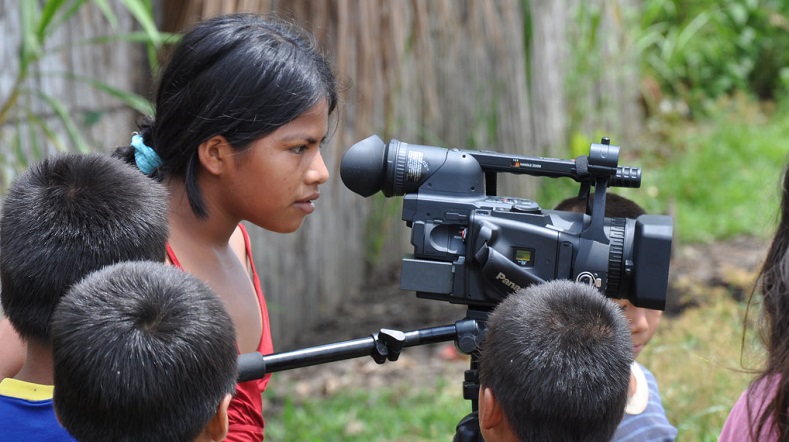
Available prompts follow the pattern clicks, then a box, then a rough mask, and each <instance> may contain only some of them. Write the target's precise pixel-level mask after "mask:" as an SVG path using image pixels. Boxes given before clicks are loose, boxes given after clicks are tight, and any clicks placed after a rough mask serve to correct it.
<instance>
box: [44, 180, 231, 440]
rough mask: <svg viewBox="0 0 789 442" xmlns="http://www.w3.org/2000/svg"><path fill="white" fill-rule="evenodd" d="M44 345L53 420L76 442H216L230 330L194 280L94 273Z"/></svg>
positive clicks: (171, 270) (130, 265)
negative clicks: (50, 363)
mask: <svg viewBox="0 0 789 442" xmlns="http://www.w3.org/2000/svg"><path fill="white" fill-rule="evenodd" d="M138 175H139V172H138ZM140 176H142V175H140ZM52 342H53V350H54V351H53V354H54V368H55V394H54V402H55V411H56V413H57V415H58V419H59V420H60V422H61V423H62V424H63V426H64V427H65V428H66V429H67V430H68V432H69V433H71V435H73V436H74V437H75V438H77V439H78V440H81V441H109V440H172V441H176V440H178V441H191V440H196V439H197V438H198V437H201V439H200V440H204V439H205V440H221V439H222V438H223V437H224V434H225V432H226V431H227V406H228V404H229V402H230V395H231V394H232V393H233V392H234V390H235V384H236V377H237V359H238V358H237V349H236V343H235V342H236V336H235V330H234V328H233V323H232V321H231V319H230V316H229V315H228V314H227V312H226V311H225V309H224V307H223V304H222V302H221V301H220V300H219V298H218V297H217V296H216V295H215V294H214V292H212V291H211V289H210V288H208V286H207V285H206V284H205V283H203V282H201V281H199V280H198V279H197V278H196V277H194V276H191V275H190V274H188V273H186V272H183V271H182V270H179V269H177V268H175V267H172V266H168V265H166V264H163V263H159V262H125V263H120V264H116V265H113V266H110V267H107V268H105V269H102V270H99V271H97V272H94V273H92V274H90V275H88V276H87V277H86V278H85V279H83V280H82V281H80V282H79V283H78V284H75V285H74V286H73V287H72V289H71V290H69V292H68V294H67V295H66V296H64V297H63V300H62V302H61V303H60V305H59V306H58V308H57V310H56V311H55V315H54V318H53V321H52Z"/></svg>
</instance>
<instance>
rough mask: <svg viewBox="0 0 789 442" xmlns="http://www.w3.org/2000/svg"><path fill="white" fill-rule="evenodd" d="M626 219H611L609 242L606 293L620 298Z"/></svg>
mask: <svg viewBox="0 0 789 442" xmlns="http://www.w3.org/2000/svg"><path fill="white" fill-rule="evenodd" d="M626 225H627V220H626V219H625V218H611V226H610V229H609V235H608V240H609V241H610V246H609V249H608V281H607V282H606V287H605V292H606V294H609V295H614V296H616V297H618V296H619V295H620V293H619V290H620V287H621V284H622V271H623V268H624V267H623V263H624V259H625V226H626Z"/></svg>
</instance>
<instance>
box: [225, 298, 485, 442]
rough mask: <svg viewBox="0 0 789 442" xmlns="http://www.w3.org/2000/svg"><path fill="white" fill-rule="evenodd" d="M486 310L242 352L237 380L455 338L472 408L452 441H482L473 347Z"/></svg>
mask: <svg viewBox="0 0 789 442" xmlns="http://www.w3.org/2000/svg"><path fill="white" fill-rule="evenodd" d="M486 318H487V312H482V311H477V310H472V309H469V313H468V314H467V316H466V318H465V319H462V320H460V321H456V322H455V324H454V325H444V326H439V327H429V328H423V329H418V330H413V331H409V332H402V331H398V330H391V329H381V330H380V331H379V332H378V333H373V334H372V335H370V336H369V337H366V338H360V339H353V340H350V341H342V342H335V343H331V344H325V345H320V346H317V347H309V348H304V349H300V350H294V351H288V352H281V353H274V354H270V355H265V356H264V355H262V354H260V353H258V352H252V353H244V354H242V355H239V357H238V382H246V381H251V380H253V379H260V378H262V377H263V376H265V375H266V374H267V373H274V372H277V371H284V370H292V369H295V368H301V367H308V366H312V365H319V364H325V363H328V362H336V361H341V360H346V359H353V358H359V357H365V356H370V357H372V358H373V360H374V361H375V362H376V363H378V364H383V363H385V362H386V361H396V360H397V359H398V358H399V357H400V351H401V350H402V349H403V348H405V347H415V346H418V345H427V344H435V343H439V342H447V341H455V345H456V346H457V348H458V349H459V350H460V351H461V352H463V353H465V354H468V355H470V356H471V363H470V367H469V370H466V373H465V378H464V382H463V397H464V398H465V399H468V400H470V401H471V409H472V412H471V413H470V414H469V415H467V416H466V417H464V418H463V419H462V420H461V421H460V422H459V423H458V425H457V427H456V434H455V437H454V438H453V441H454V442H472V441H482V440H483V439H482V436H481V434H480V432H479V422H478V421H477V405H478V404H477V392H478V390H479V380H478V378H477V365H478V354H477V347H478V345H479V343H481V342H482V339H483V338H484V323H485V319H486Z"/></svg>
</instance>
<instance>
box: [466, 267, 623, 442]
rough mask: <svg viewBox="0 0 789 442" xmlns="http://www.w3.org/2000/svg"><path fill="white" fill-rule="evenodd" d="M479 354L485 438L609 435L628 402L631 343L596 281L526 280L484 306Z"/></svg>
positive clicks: (593, 437) (620, 317)
mask: <svg viewBox="0 0 789 442" xmlns="http://www.w3.org/2000/svg"><path fill="white" fill-rule="evenodd" d="M487 329H488V331H487V335H486V337H485V340H484V342H483V344H482V348H481V350H480V358H479V381H480V395H479V422H480V428H481V430H482V435H483V437H485V439H486V440H490V441H494V440H506V439H500V437H502V435H503V434H510V435H514V436H515V437H516V438H517V439H518V440H522V441H527V440H590V441H591V440H608V439H610V438H611V436H612V435H613V434H614V431H615V430H616V427H617V425H618V424H619V421H620V420H621V418H622V415H623V413H624V409H625V403H626V402H627V390H628V384H629V380H630V364H631V363H632V357H633V355H632V351H631V345H630V340H629V333H628V329H627V324H626V321H625V318H624V317H623V315H622V314H621V312H620V311H619V309H618V308H617V306H616V305H615V304H614V303H613V302H611V301H610V300H608V299H607V298H606V297H605V296H603V295H602V294H601V293H600V292H599V291H598V290H596V289H595V288H593V287H591V286H589V285H585V284H581V283H576V282H571V281H567V280H554V281H550V282H546V283H543V284H540V285H532V286H529V287H527V288H526V289H523V290H521V291H518V292H516V293H515V294H512V295H510V296H508V297H507V298H505V299H504V300H503V301H502V302H501V303H500V304H499V305H497V306H496V308H495V309H494V310H493V312H492V313H491V314H490V317H489V318H488V322H487Z"/></svg>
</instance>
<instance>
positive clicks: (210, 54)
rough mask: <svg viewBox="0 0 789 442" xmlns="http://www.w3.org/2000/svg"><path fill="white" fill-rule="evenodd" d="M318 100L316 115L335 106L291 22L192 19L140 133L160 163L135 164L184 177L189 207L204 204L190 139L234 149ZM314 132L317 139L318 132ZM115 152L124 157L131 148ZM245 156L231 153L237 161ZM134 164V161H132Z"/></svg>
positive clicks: (319, 65) (308, 44)
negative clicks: (216, 140) (153, 111)
mask: <svg viewBox="0 0 789 442" xmlns="http://www.w3.org/2000/svg"><path fill="white" fill-rule="evenodd" d="M320 103H324V107H325V109H326V110H325V111H324V112H327V113H326V114H325V115H324V117H328V115H329V114H330V113H331V112H332V111H333V110H334V109H335V107H336V106H337V86H336V81H335V77H334V73H333V71H332V68H331V65H330V63H329V61H328V60H327V59H326V58H325V57H324V56H323V55H322V54H321V52H320V51H319V49H318V48H317V46H316V42H315V41H314V39H313V38H312V36H310V35H309V34H308V33H306V32H304V31H303V30H302V29H300V28H298V27H297V26H296V25H294V24H291V23H287V22H284V21H281V20H277V19H273V18H264V17H261V16H258V15H252V14H234V15H225V16H219V17H215V18H211V19H208V20H205V21H202V22H200V23H198V24H197V25H196V26H195V27H194V28H193V29H192V30H191V31H189V32H188V33H187V34H186V35H184V36H183V38H182V39H181V40H180V42H179V43H178V45H177V46H176V48H175V50H174V52H173V54H172V57H171V58H170V60H169V62H168V63H167V66H166V68H165V69H164V71H163V72H162V75H161V77H160V79H159V85H158V92H157V95H156V115H155V120H154V121H149V122H148V123H146V125H145V127H143V130H142V134H141V135H142V140H143V141H144V144H145V145H146V146H149V147H150V148H152V149H153V151H155V154H156V155H158V157H159V160H160V164H159V165H158V166H157V167H152V168H150V169H146V168H141V169H143V172H145V173H147V174H149V175H151V176H157V177H159V178H163V177H170V176H177V177H180V178H182V179H183V180H184V181H185V185H186V191H187V195H188V198H189V203H190V205H191V207H192V210H193V211H194V213H195V214H196V215H197V216H199V217H201V218H205V217H207V216H208V211H209V208H208V207H207V206H206V203H205V201H204V195H203V189H201V188H200V186H198V184H197V179H198V173H199V171H200V165H201V161H203V162H204V161H205V158H200V155H201V154H200V152H199V149H198V147H199V146H200V145H201V144H203V143H205V142H207V141H208V140H211V139H213V138H215V137H222V138H221V139H222V140H223V143H225V144H228V145H229V146H230V147H231V148H232V149H234V150H235V151H237V152H246V151H248V150H249V149H250V148H251V147H252V145H253V143H254V142H255V141H257V140H259V139H260V138H262V137H264V136H266V135H269V134H271V133H273V132H274V131H276V130H277V129H279V128H280V127H282V126H284V125H286V124H287V123H290V122H291V121H293V120H294V119H296V118H297V117H299V116H301V115H303V114H304V113H305V112H307V111H308V110H310V109H312V108H313V107H315V106H316V105H318V104H320ZM325 135H326V134H325V128H324V133H323V134H321V136H320V137H319V138H318V140H317V141H318V142H320V141H321V139H322V138H323V137H324V136H325ZM118 154H119V155H121V156H123V157H125V158H127V159H128V160H130V161H131V160H132V156H133V150H132V149H130V148H121V149H119V152H118ZM245 160H247V159H246V158H245V157H244V156H239V160H238V161H239V163H242V162H243V161H245ZM138 164H139V163H138Z"/></svg>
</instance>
